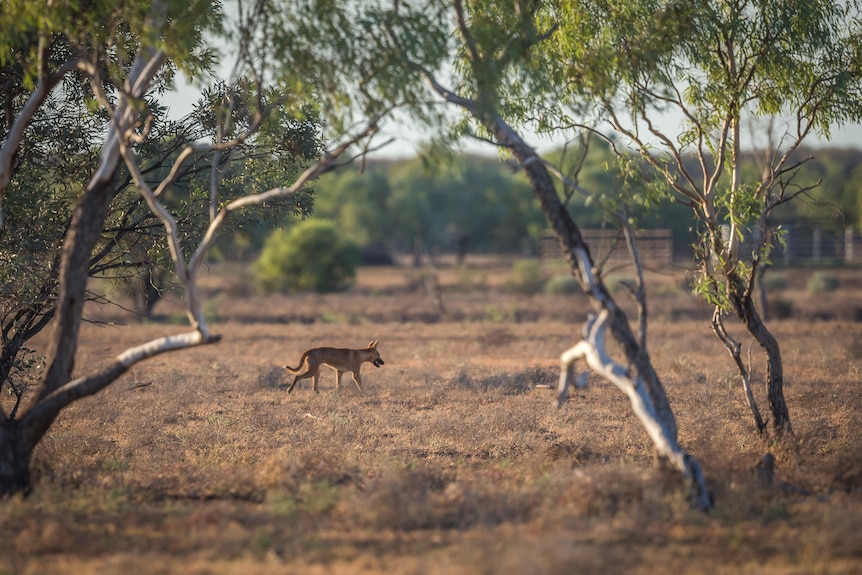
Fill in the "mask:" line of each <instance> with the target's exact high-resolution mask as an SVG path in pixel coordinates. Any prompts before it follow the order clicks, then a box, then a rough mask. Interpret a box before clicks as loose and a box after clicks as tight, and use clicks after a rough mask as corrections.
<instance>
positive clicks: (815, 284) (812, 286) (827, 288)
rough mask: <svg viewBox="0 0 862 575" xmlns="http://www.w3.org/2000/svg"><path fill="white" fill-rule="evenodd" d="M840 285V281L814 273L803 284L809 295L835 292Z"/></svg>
mask: <svg viewBox="0 0 862 575" xmlns="http://www.w3.org/2000/svg"><path fill="white" fill-rule="evenodd" d="M840 285H841V280H840V279H838V278H837V277H836V276H833V275H829V274H826V273H823V272H815V273H814V274H813V275H812V276H811V277H810V278H808V281H807V282H806V284H805V286H806V288H807V289H808V291H809V293H813V294H822V293H828V292H833V291H835V290H837V289H838V287H839V286H840Z"/></svg>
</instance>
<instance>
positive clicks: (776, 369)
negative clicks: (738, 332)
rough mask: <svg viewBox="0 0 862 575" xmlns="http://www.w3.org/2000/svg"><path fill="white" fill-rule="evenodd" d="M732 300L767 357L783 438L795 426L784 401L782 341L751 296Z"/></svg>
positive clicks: (769, 388) (768, 387) (768, 383)
mask: <svg viewBox="0 0 862 575" xmlns="http://www.w3.org/2000/svg"><path fill="white" fill-rule="evenodd" d="M732 301H733V307H734V311H735V312H736V315H737V317H739V319H740V321H741V322H742V323H743V325H744V326H745V329H746V330H748V333H749V334H751V337H753V338H754V340H755V341H756V342H757V343H758V344H759V345H760V348H761V349H762V350H763V353H764V354H765V355H766V391H767V397H768V400H769V408H770V410H771V412H772V427H773V429H775V431H776V433H778V434H779V435H783V434H785V433H790V432H792V427H791V425H790V412H789V411H788V409H787V403H786V402H785V401H784V365H783V363H782V360H781V349H780V348H779V346H778V340H777V339H775V336H774V335H772V332H770V331H769V329H768V328H767V327H766V324H765V323H763V320H762V319H761V317H760V314H759V313H758V312H757V308H756V306H755V305H754V301H753V300H752V298H751V295H750V294H745V295H743V296H742V297H737V296H736V295H735V294H734V297H732Z"/></svg>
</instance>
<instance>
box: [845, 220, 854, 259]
mask: <svg viewBox="0 0 862 575" xmlns="http://www.w3.org/2000/svg"><path fill="white" fill-rule="evenodd" d="M844 262H845V263H848V264H851V263H853V226H847V227H846V228H844Z"/></svg>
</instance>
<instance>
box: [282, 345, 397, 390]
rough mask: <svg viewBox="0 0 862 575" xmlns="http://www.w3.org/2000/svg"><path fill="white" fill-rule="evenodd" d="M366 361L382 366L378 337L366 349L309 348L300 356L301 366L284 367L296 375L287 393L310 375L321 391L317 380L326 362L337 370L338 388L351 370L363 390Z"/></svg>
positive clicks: (359, 387) (336, 383) (355, 381)
mask: <svg viewBox="0 0 862 575" xmlns="http://www.w3.org/2000/svg"><path fill="white" fill-rule="evenodd" d="M366 361H367V362H368V363H370V364H372V365H373V366H374V367H380V366H381V365H383V363H384V362H383V359H382V358H381V357H380V353H379V352H378V351H377V340H376V339H375V340H374V341H372V342H371V343H369V344H368V347H366V348H364V349H344V348H337V347H315V348H314V349H309V350H308V351H306V352H305V353H303V354H302V357H301V358H299V366H297V367H290V366H289V365H285V366H284V369H286V370H287V371H289V372H290V373H292V374H294V375H295V376H296V377H294V378H293V381H292V382H291V384H290V386H288V388H287V393H290V392H291V391H293V388H294V386H295V385H296V382H297V381H299V380H301V379H308V378H309V377H310V378H311V382H312V387H313V388H314V392H315V393H320V392H319V391H318V390H317V382H318V380H319V379H320V366H321V365H324V364H326V365H328V366H329V367H331V368H332V369H334V370H335V388H336V389H338V388H340V387H341V376H342V375H343V374H344V373H345V372H347V371H349V372H350V373H351V374H352V375H353V383H355V384H356V388H357V389H358V390H359V391H362V385H361V384H362V376H361V375H359V368H360V367H361V366H362V364H363V363H364V362H366Z"/></svg>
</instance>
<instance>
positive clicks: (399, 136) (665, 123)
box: [163, 80, 862, 158]
mask: <svg viewBox="0 0 862 575" xmlns="http://www.w3.org/2000/svg"><path fill="white" fill-rule="evenodd" d="M199 95H200V92H199V91H198V90H196V89H194V88H193V87H191V86H188V85H185V84H184V83H182V80H180V87H179V89H178V90H176V91H175V92H172V93H168V94H166V95H165V97H164V100H163V101H164V103H165V104H166V105H167V106H168V107H169V108H170V113H171V115H172V116H173V117H174V118H181V117H183V116H185V115H186V114H188V113H189V112H191V110H192V105H193V104H194V103H195V101H196V100H197V98H198V97H199ZM678 122H679V119H678V118H674V117H673V116H668V117H666V118H664V119H663V120H662V121H660V122H659V125H660V126H662V129H663V130H664V131H665V132H666V133H667V134H669V135H671V134H675V133H676V132H677V129H676V125H677V123H678ZM382 132H383V133H382V134H381V136H380V137H378V139H377V140H378V141H380V142H382V141H384V140H386V139H388V138H395V141H394V142H393V143H391V144H389V145H388V146H386V147H385V148H383V149H381V150H380V151H378V152H376V153H375V157H386V158H411V157H414V156H416V155H417V152H418V150H419V148H420V147H421V145H422V142H423V141H427V139H428V138H427V136H426V135H425V134H423V133H422V132H421V131H420V130H419V129H417V128H416V126H410V125H404V124H400V123H395V122H393V121H389V122H387V123H386V124H384V128H383V130H382ZM525 139H526V140H527V143H528V144H531V145H532V146H534V147H535V148H536V149H537V150H538V151H540V152H547V151H549V150H552V149H555V148H559V147H561V146H562V144H563V141H562V139H561V140H559V141H552V140H549V139H548V138H547V137H542V136H538V135H536V134H526V135H525ZM805 145H806V146H808V147H834V148H862V126H860V125H858V124H847V125H845V126H841V127H836V128H833V130H832V139H831V140H828V141H827V140H823V139H820V138H817V137H816V136H809V137H808V138H807V139H806V141H805ZM465 150H466V151H468V152H471V153H476V154H486V155H494V154H496V149H495V148H494V147H493V146H491V145H490V144H488V143H485V142H478V141H477V142H472V143H467V144H466V145H465Z"/></svg>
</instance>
